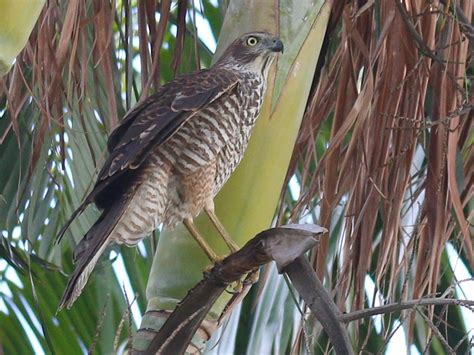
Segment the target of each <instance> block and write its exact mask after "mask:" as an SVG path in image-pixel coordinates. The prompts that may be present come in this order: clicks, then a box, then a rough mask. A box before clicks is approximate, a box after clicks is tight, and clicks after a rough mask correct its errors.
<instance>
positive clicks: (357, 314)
mask: <svg viewBox="0 0 474 355" xmlns="http://www.w3.org/2000/svg"><path fill="white" fill-rule="evenodd" d="M440 305H448V306H462V307H466V308H469V309H470V310H471V311H473V312H474V300H472V301H471V300H457V299H452V298H441V297H434V298H420V299H417V300H410V301H405V302H399V303H390V304H386V305H383V306H379V307H372V308H368V309H362V310H359V311H354V312H350V313H346V314H342V315H341V316H340V317H339V320H340V321H342V322H345V323H349V322H353V321H355V320H359V319H363V318H368V317H372V316H375V315H378V314H386V313H393V312H400V311H403V310H405V309H414V308H417V307H420V306H440Z"/></svg>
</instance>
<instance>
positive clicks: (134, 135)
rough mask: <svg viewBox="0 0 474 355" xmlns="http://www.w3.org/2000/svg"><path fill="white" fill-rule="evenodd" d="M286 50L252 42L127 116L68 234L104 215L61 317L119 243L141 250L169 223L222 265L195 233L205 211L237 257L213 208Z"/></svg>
mask: <svg viewBox="0 0 474 355" xmlns="http://www.w3.org/2000/svg"><path fill="white" fill-rule="evenodd" d="M282 51H283V44H282V42H281V40H280V39H279V38H278V37H275V36H274V35H271V34H269V33H266V32H252V33H248V34H245V35H243V36H241V37H240V38H238V39H236V40H235V41H234V42H233V43H232V44H231V45H230V46H229V47H228V48H227V50H226V51H225V52H224V54H223V55H222V57H221V58H220V59H219V60H218V61H217V62H216V63H215V64H214V65H213V66H212V67H211V68H210V69H203V70H199V71H196V72H194V73H192V74H189V75H185V76H181V77H177V78H176V79H174V80H173V81H171V82H169V83H168V84H166V85H163V86H162V87H160V88H159V89H158V91H157V93H156V94H154V95H152V96H150V97H148V98H147V99H146V100H145V101H143V102H142V103H140V104H139V105H137V106H136V107H135V108H134V109H133V110H131V111H130V112H129V113H128V114H127V115H126V116H125V117H124V119H123V121H122V123H121V125H120V126H119V127H117V128H116V129H115V130H114V131H113V132H112V134H111V135H110V137H109V140H108V142H107V148H108V151H109V156H108V158H107V160H106V161H105V163H104V165H103V167H102V169H101V170H100V172H99V174H98V177H97V181H96V184H95V186H94V188H93V190H92V191H91V192H90V194H89V195H88V196H87V197H86V198H85V199H84V202H83V203H82V204H81V206H80V207H79V208H78V209H77V210H76V211H75V212H74V213H73V215H72V216H71V219H70V220H69V221H68V222H67V224H66V225H65V226H64V228H63V230H62V231H61V232H60V237H59V238H61V237H62V235H63V234H64V231H65V230H66V228H67V227H68V226H69V224H70V223H71V221H72V220H73V219H74V218H75V217H77V215H78V214H80V213H81V212H82V211H83V210H84V209H85V208H86V206H87V205H89V204H91V203H95V204H96V206H97V207H98V208H99V209H101V211H102V214H101V216H100V217H99V219H98V220H97V221H96V223H95V224H94V225H93V226H92V227H91V229H90V230H89V231H88V232H87V234H86V235H85V236H84V238H83V239H82V240H81V241H80V243H79V244H78V245H77V246H76V248H75V250H74V262H75V264H76V268H75V270H74V272H73V274H72V275H71V277H70V279H69V283H68V285H67V287H66V290H65V292H64V295H63V297H62V299H61V302H60V306H59V308H60V309H61V308H63V307H68V308H69V307H71V306H72V304H73V303H74V301H75V300H76V299H77V297H78V296H79V295H80V293H81V291H82V289H83V288H84V286H85V284H86V283H87V280H88V278H89V276H90V273H91V272H92V270H93V268H94V266H95V264H96V263H97V261H98V259H99V257H100V255H101V254H102V253H103V252H104V250H105V249H106V247H107V246H108V245H109V244H110V243H112V242H114V243H119V244H122V243H123V244H126V245H128V246H133V245H135V244H137V243H138V242H139V241H140V240H142V239H143V238H144V237H145V236H147V235H149V234H150V233H151V232H152V231H153V230H154V229H155V228H157V227H158V225H159V224H161V223H163V226H165V227H173V226H174V225H176V224H177V223H180V222H183V223H184V224H185V226H186V227H187V228H188V230H189V231H190V233H191V235H192V236H193V237H194V238H195V239H196V241H197V242H198V243H199V244H200V246H201V247H202V248H203V250H204V251H205V252H206V254H207V255H208V256H209V258H211V259H214V260H215V259H216V258H217V256H216V255H215V254H214V252H213V251H212V250H211V249H210V248H209V247H208V246H207V244H206V243H205V241H204V240H203V239H202V237H201V236H200V235H199V232H198V231H197V229H196V228H195V226H194V224H193V218H194V217H196V216H197V215H198V214H199V213H200V212H201V211H202V210H204V211H205V212H206V213H207V214H208V215H209V217H210V219H211V221H212V223H213V224H214V226H215V227H216V229H217V231H218V232H219V234H220V235H221V236H222V237H223V238H224V240H225V242H226V243H227V245H228V246H229V248H230V249H231V250H232V251H234V250H236V249H237V246H236V245H235V243H234V242H233V241H232V239H231V238H230V237H229V236H228V234H227V233H226V231H225V229H224V227H223V226H222V224H221V223H220V222H219V220H218V218H217V216H216V215H215V213H214V202H213V199H214V197H215V195H216V194H217V193H218V192H219V190H220V189H221V187H222V185H223V184H224V183H225V182H226V180H227V179H228V178H229V176H230V175H231V173H232V172H233V171H234V170H235V168H236V167H237V165H238V164H239V162H240V161H241V159H242V156H243V154H244V151H245V149H246V147H247V143H248V141H249V138H250V134H251V132H252V129H253V127H254V124H255V121H256V118H257V116H258V114H259V111H260V108H261V105H262V102H263V97H264V93H265V88H266V81H267V75H268V70H269V68H270V65H271V63H272V62H273V60H274V59H275V57H276V56H277V54H278V53H279V52H282Z"/></svg>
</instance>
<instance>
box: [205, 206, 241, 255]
mask: <svg viewBox="0 0 474 355" xmlns="http://www.w3.org/2000/svg"><path fill="white" fill-rule="evenodd" d="M204 211H206V213H207V215H208V216H209V219H210V220H211V222H212V224H213V225H214V227H215V228H216V230H217V232H218V233H219V235H220V236H221V237H222V239H223V240H224V242H225V243H226V244H227V246H228V247H229V249H230V251H231V252H232V253H234V252H236V251H237V250H239V246H238V245H237V244H236V243H235V242H234V240H233V239H232V237H231V236H230V235H229V233H227V231H226V229H225V227H224V226H223V224H222V223H221V221H220V220H219V218H218V217H217V215H216V213H215V212H214V209H212V208H204Z"/></svg>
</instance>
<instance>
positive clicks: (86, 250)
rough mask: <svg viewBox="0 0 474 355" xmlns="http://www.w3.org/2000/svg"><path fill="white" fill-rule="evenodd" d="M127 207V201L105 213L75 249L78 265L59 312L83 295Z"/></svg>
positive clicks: (75, 259)
mask: <svg viewBox="0 0 474 355" xmlns="http://www.w3.org/2000/svg"><path fill="white" fill-rule="evenodd" d="M125 207H126V206H125V201H123V202H122V203H116V204H114V205H113V206H112V207H111V208H110V209H109V210H106V211H104V212H103V213H102V215H101V216H100V218H99V219H98V220H97V222H96V223H95V224H94V225H93V226H92V228H91V229H90V230H89V231H88V232H87V234H86V235H85V236H84V238H83V239H82V240H81V241H80V242H79V244H78V245H77V246H76V248H75V249H74V263H76V264H77V265H76V268H75V269H74V272H73V273H72V275H71V277H70V279H69V282H68V284H67V286H66V290H65V291H64V294H63V296H62V298H61V301H60V303H59V308H58V310H61V309H63V308H64V307H66V308H71V306H72V305H73V304H74V302H75V301H76V299H77V298H78V297H79V295H80V294H81V292H82V289H83V288H84V286H85V285H86V283H87V281H88V280H89V276H90V274H91V272H92V270H93V269H94V267H95V265H96V264H97V261H98V260H99V257H100V256H101V255H102V253H103V252H104V250H105V248H107V246H108V245H109V243H110V242H111V234H112V233H113V231H114V229H115V227H116V225H117V223H118V221H119V220H120V218H121V217H122V215H123V214H124V212H125V209H126V208H125Z"/></svg>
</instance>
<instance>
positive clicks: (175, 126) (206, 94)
mask: <svg viewBox="0 0 474 355" xmlns="http://www.w3.org/2000/svg"><path fill="white" fill-rule="evenodd" d="M238 82H239V80H238V77H237V75H235V74H233V73H231V72H229V71H226V70H223V69H204V70H200V71H197V72H195V73H193V74H190V75H186V76H182V77H178V78H176V79H175V80H173V81H171V82H170V83H168V84H166V85H164V86H162V87H161V88H160V89H159V90H158V92H157V93H156V94H154V95H152V96H150V97H149V98H147V99H146V100H145V101H144V102H143V103H142V104H140V105H139V106H137V107H135V108H134V109H133V110H132V111H130V112H129V113H128V114H127V115H126V116H125V118H124V120H123V121H122V124H121V125H120V126H119V127H117V128H116V129H115V130H114V131H113V132H112V134H111V135H110V137H109V140H108V142H107V148H108V150H109V153H110V154H109V157H108V158H107V160H106V161H105V163H104V165H103V167H102V169H101V170H100V172H99V175H98V177H97V181H96V184H95V186H94V188H93V189H92V191H91V192H90V193H89V195H88V196H87V197H86V198H85V199H84V201H83V203H82V204H81V205H80V206H79V208H78V209H77V210H76V211H75V212H74V213H73V214H72V216H71V218H70V220H69V221H68V222H67V223H66V225H65V226H64V228H63V229H62V230H61V232H60V234H59V235H58V241H59V240H60V239H61V237H62V236H63V234H64V232H65V231H66V229H67V227H68V226H69V225H70V223H71V222H72V220H73V219H74V218H76V217H77V216H78V215H79V214H80V213H81V212H82V211H83V210H84V209H85V208H86V206H87V205H88V204H90V203H92V202H95V203H96V204H97V205H98V207H100V208H105V207H106V204H105V202H104V200H106V199H104V198H101V196H107V197H108V196H109V193H108V192H109V191H108V190H110V189H111V188H113V187H114V186H115V185H118V183H120V185H122V186H123V185H124V184H123V183H122V182H125V183H131V180H133V175H134V172H135V171H136V170H137V169H138V168H139V167H140V166H141V165H142V164H143V162H144V161H145V160H146V158H147V157H148V156H149V154H151V153H152V152H153V151H154V149H155V148H156V147H157V146H160V145H161V144H163V143H164V142H166V141H167V140H168V139H169V138H170V137H172V136H173V134H174V133H176V132H177V131H178V130H179V129H180V128H181V127H182V126H183V125H184V124H185V123H186V122H187V121H188V120H189V119H191V118H192V117H193V116H195V115H196V113H198V112H199V110H200V109H202V108H204V107H206V106H207V105H209V104H210V103H212V102H213V101H215V100H217V99H218V98H220V97H222V96H223V95H227V94H229V93H230V92H231V91H232V90H235V88H236V87H237V85H238ZM122 180H124V181H122ZM119 192H120V193H123V191H119Z"/></svg>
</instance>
